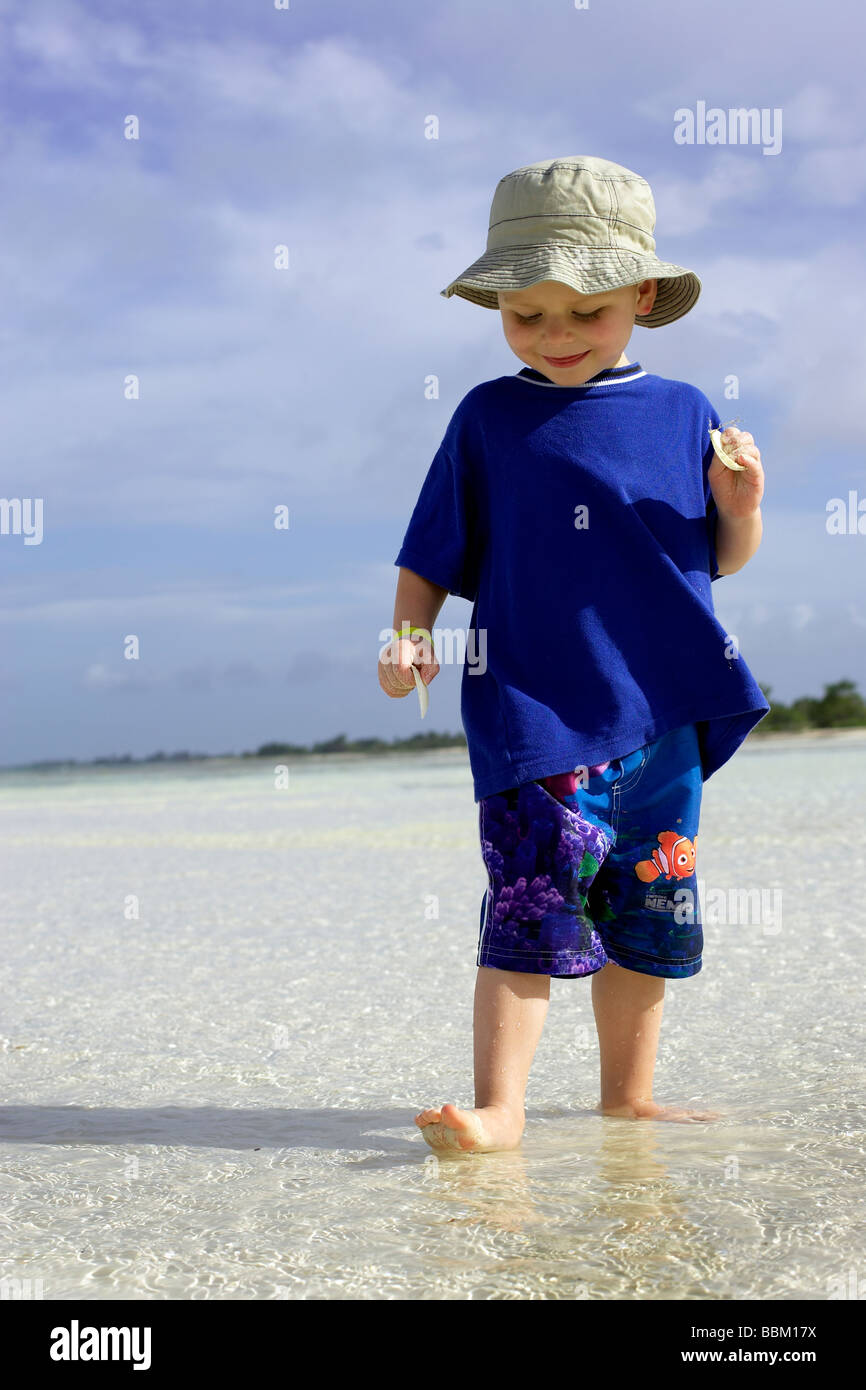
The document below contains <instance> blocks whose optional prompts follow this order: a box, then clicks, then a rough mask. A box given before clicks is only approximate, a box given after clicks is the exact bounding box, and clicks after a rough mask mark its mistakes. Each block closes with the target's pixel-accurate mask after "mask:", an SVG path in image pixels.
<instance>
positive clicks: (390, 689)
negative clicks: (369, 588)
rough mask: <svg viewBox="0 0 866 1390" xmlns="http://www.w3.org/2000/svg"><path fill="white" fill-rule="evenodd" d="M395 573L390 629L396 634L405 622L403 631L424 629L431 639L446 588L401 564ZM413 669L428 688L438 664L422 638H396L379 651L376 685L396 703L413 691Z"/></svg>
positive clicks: (446, 591)
mask: <svg viewBox="0 0 866 1390" xmlns="http://www.w3.org/2000/svg"><path fill="white" fill-rule="evenodd" d="M398 571H399V573H398V578H397V594H396V597H395V599H394V621H393V623H392V624H391V626H392V628H393V630H394V631H395V632H398V633H399V632H401V631H402V630H403V624H404V623H407V624H408V627H407V629H406V630H407V632H408V630H409V629H410V628H413V627H426V628H427V630H428V632H429V633H430V634H431V636H432V634H433V624H434V622H435V621H436V615H437V613H438V612H439V609H440V608H441V607H442V605H443V603H444V602H445V600H446V598H447V597H448V593H449V591H448V589H443V588H442V587H441V586H440V585H439V584H433V583H431V581H430V580H429V579H424V578H423V576H422V575H420V574H416V573H415V571H414V570H410V569H406V568H405V567H404V566H403V565H399V566H398ZM413 666H417V668H418V673H419V675H420V677H421V679H422V681H423V682H424V684H425V685H429V684H430V682H431V681H432V680H433V678H434V676H435V675H436V674H437V673H438V671H439V662H438V661H437V660H436V657H435V655H434V654H433V653H432V652H431V651H430V646H429V643H428V641H427V639H426V637H424V638H422V639H421V640H420V641H417V642H416V641H414V640H410V639H409V638H406V639H405V640H402V641H401V640H400V639H399V638H398V639H397V640H392V641H390V642H389V643H388V644H387V645H386V646H385V647H384V648H383V650H382V652H381V654H380V656H379V670H378V674H379V684H380V686H381V687H382V689H383V690H384V692H385V694H386V695H390V697H391V698H392V699H395V700H400V699H402V698H403V696H404V695H408V694H409V691H410V690H414V689H415V677H414V676H413V675H412V667H413Z"/></svg>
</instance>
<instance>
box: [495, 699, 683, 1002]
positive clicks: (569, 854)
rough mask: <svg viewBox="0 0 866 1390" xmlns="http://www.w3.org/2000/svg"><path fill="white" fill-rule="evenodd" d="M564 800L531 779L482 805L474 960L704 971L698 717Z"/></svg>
mask: <svg viewBox="0 0 866 1390" xmlns="http://www.w3.org/2000/svg"><path fill="white" fill-rule="evenodd" d="M601 766H602V767H603V770H602V771H597V770H596V769H594V768H590V769H589V770H588V774H589V775H588V777H587V778H586V781H585V785H582V784H580V779H578V783H579V784H578V785H577V786H576V788H575V790H574V792H573V794H571V795H565V796H564V797H563V798H562V799H559V798H558V797H557V796H554V795H553V794H552V793H551V792H550V791H548V790H547V787H546V786H545V785H543V783H544V782H551V783H553V784H554V785H557V784H559V785H562V784H561V782H560V781H559V777H557V778H556V779H549V778H545V779H542V781H539V782H525V783H523V784H522V785H521V786H519V787H512V788H511V789H510V790H509V791H506V792H500V793H497V794H496V795H495V796H487V797H483V798H482V799H481V801H480V802H479V830H480V834H481V854H482V857H483V859H484V863H485V866H486V868H487V875H488V880H489V886H488V888H487V891H486V893H485V895H484V899H483V901H482V904H481V925H480V933H479V941H478V957H477V962H476V963H477V964H478V965H485V966H489V967H492V968H494V969H497V970H519V971H527V972H529V973H531V974H535V975H552V976H554V977H555V978H556V979H572V978H574V977H577V976H582V975H593V974H595V972H596V971H597V970H601V969H602V967H603V966H605V965H606V964H607V962H608V961H609V960H612V961H615V962H616V964H617V965H621V966H624V967H625V969H626V970H635V971H637V972H638V973H639V974H642V975H662V976H665V977H666V978H668V979H684V978H685V977H687V976H690V975H696V974H697V973H698V971H699V970H700V968H701V952H702V951H703V944H704V938H703V930H702V928H701V915H700V903H699V901H698V885H697V878H696V876H695V848H696V841H697V837H698V821H699V818H700V807H701V791H702V787H703V773H702V768H701V757H700V751H699V748H698V735H697V730H696V728H695V726H694V724H687V725H684V726H683V727H681V728H679V729H672V730H671V731H670V732H669V733H667V734H663V735H662V736H661V738H658V739H654V740H653V741H652V742H651V743H648V744H645V745H644V746H643V747H642V748H636V749H635V750H634V752H633V753H627V754H626V755H625V756H624V757H622V758H614V759H613V760H612V761H611V762H609V763H608V764H607V765H601Z"/></svg>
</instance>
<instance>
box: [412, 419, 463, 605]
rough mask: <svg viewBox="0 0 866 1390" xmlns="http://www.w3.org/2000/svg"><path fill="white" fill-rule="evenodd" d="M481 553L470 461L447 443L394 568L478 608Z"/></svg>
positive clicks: (432, 467) (423, 490) (436, 459)
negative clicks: (406, 570) (427, 581)
mask: <svg viewBox="0 0 866 1390" xmlns="http://www.w3.org/2000/svg"><path fill="white" fill-rule="evenodd" d="M449 433H450V431H449ZM446 440H447V436H446ZM482 549H483V544H482V538H481V526H480V516H479V508H478V498H477V496H476V492H475V488H474V486H473V483H472V477H471V469H470V466H469V460H468V459H467V458H466V457H465V456H463V455H462V454H460V453H458V454H454V453H452V451H451V449H450V448H449V447H448V444H447V442H446V441H443V443H442V444H440V446H439V448H438V449H437V451H436V455H435V457H434V459H433V462H432V463H431V465H430V468H429V469H428V472H427V477H426V478H425V479H424V483H423V485H422V487H421V492H420V494H419V496H418V501H417V502H416V504H415V509H414V511H413V512H412V516H411V518H410V521H409V525H408V527H407V529H406V534H405V536H404V537H403V544H402V546H401V547H400V553H399V554H398V556H397V558H396V560H395V561H394V564H395V565H399V566H401V567H403V568H405V569H410V570H414V572H415V573H416V574H420V575H421V576H422V578H424V579H429V581H430V583H431V584H438V585H439V587H440V588H442V589H447V590H448V591H449V593H452V594H457V595H458V596H459V597H460V598H465V599H469V601H470V603H474V602H475V599H476V598H477V596H478V580H479V573H480V566H481V553H482Z"/></svg>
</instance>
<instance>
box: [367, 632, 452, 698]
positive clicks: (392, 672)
mask: <svg viewBox="0 0 866 1390" xmlns="http://www.w3.org/2000/svg"><path fill="white" fill-rule="evenodd" d="M413 666H417V668H418V672H419V674H420V676H421V679H422V681H423V682H424V684H425V685H429V684H430V682H431V681H432V680H433V678H434V677H435V676H436V675H438V673H439V662H438V661H437V660H436V657H435V655H434V653H433V652H432V650H431V648H430V643H429V642H428V641H427V638H426V637H422V636H419V637H418V638H417V640H412V639H411V638H409V637H397V638H394V640H393V641H391V642H388V643H387V645H386V646H384V647H383V648H382V650H381V652H380V653H379V673H378V674H379V684H380V685H381V687H382V689H383V690H384V692H385V694H386V695H390V697H391V699H392V700H402V699H403V698H404V697H405V696H406V695H408V694H409V692H410V691H411V690H414V689H415V677H414V676H413V675H412V667H413Z"/></svg>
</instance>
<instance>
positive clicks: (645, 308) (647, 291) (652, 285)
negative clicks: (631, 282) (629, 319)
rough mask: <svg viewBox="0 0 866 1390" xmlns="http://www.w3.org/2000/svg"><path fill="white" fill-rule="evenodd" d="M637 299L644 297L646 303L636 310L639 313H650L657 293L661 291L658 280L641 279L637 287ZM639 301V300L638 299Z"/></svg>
mask: <svg viewBox="0 0 866 1390" xmlns="http://www.w3.org/2000/svg"><path fill="white" fill-rule="evenodd" d="M637 289H638V293H637V299H638V300H640V299H641V298H643V299H644V303H643V304H642V305H641V307H640V308H639V309H636V310H635V312H636V313H638V314H648V313H649V312H650V310H651V309H652V307H653V305H654V304H655V302H656V295H657V294H658V292H659V282H658V280H641V282H640V284H639V285H638V287H637ZM636 302H637V301H636Z"/></svg>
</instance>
